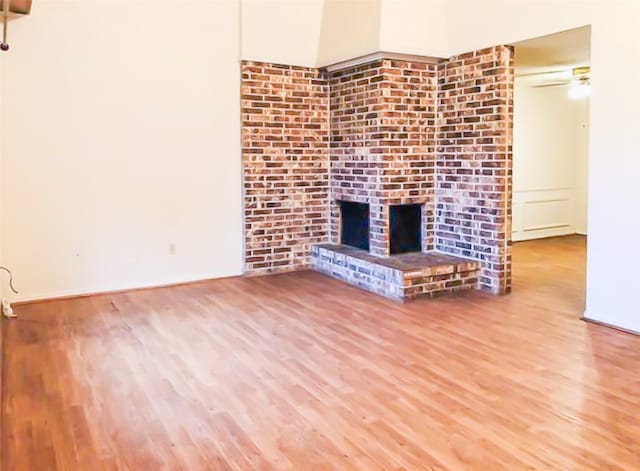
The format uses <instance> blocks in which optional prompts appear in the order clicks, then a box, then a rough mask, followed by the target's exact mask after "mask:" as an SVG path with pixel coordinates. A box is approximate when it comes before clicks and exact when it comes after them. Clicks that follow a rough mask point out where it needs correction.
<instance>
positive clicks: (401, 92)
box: [328, 59, 437, 256]
mask: <svg viewBox="0 0 640 471" xmlns="http://www.w3.org/2000/svg"><path fill="white" fill-rule="evenodd" d="M328 78H329V87H330V115H331V143H330V145H331V155H330V159H331V169H330V173H331V194H330V200H331V203H332V211H331V238H332V241H333V242H334V243H337V242H338V241H339V232H340V217H339V208H338V205H337V204H336V201H337V200H345V201H355V202H361V203H369V204H370V211H371V217H370V225H371V226H370V227H371V236H370V251H371V253H372V254H375V255H382V256H384V255H389V205H396V204H424V207H423V231H422V233H423V249H424V250H425V251H426V250H430V249H432V248H433V218H434V186H435V176H434V175H435V143H436V132H435V130H436V128H435V125H436V122H435V117H436V112H437V107H436V100H437V94H436V87H437V81H436V66H435V64H425V63H421V62H407V61H398V60H389V59H383V60H378V61H375V62H372V63H369V64H364V65H359V66H355V67H350V68H347V69H343V70H340V71H337V72H333V73H331V74H329V77H328Z"/></svg>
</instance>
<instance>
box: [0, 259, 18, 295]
mask: <svg viewBox="0 0 640 471" xmlns="http://www.w3.org/2000/svg"><path fill="white" fill-rule="evenodd" d="M0 270H4V271H6V272H7V273H8V274H9V288H11V291H13V292H14V293H15V294H18V290H17V289H15V287H14V286H13V273H11V270H9V269H8V268H5V267H3V266H2V265H0Z"/></svg>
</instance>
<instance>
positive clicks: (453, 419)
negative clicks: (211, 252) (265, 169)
mask: <svg viewBox="0 0 640 471" xmlns="http://www.w3.org/2000/svg"><path fill="white" fill-rule="evenodd" d="M514 272H515V273H514V275H515V276H514V292H513V294H511V295H509V296H505V297H492V296H488V295H484V294H481V293H471V294H465V295H459V296H456V297H447V298H439V299H435V300H420V301H416V302H413V303H408V304H405V305H401V304H396V303H394V302H392V301H387V300H385V299H383V298H380V297H378V296H375V295H372V294H369V293H366V292H364V291H360V290H358V289H356V288H353V287H350V286H348V285H346V284H343V283H340V282H338V281H335V280H333V279H330V278H326V277H324V276H322V275H319V274H315V273H311V272H302V273H294V274H286V275H277V276H272V277H261V278H246V279H242V278H236V279H226V280H219V281H214V282H207V283H202V284H194V285H189V286H183V287H174V288H163V289H158V290H150V291H139V292H133V293H125V294H117V295H103V296H94V297H90V298H84V299H77V300H66V301H53V302H47V303H38V304H30V305H24V306H21V307H19V308H18V309H17V313H18V314H19V316H20V318H19V319H17V320H12V321H10V322H5V323H4V332H3V333H4V336H5V343H4V348H5V370H4V382H3V385H2V387H3V392H4V398H3V405H2V414H3V424H4V429H3V434H2V448H3V458H2V459H3V464H4V467H3V468H2V469H4V470H7V471H9V470H11V471H15V470H35V471H43V470H49V469H60V470H63V469H65V470H82V471H84V470H90V471H95V470H103V469H105V470H107V469H108V470H111V469H130V470H160V469H166V470H228V469H246V470H262V469H264V470H269V469H275V470H327V469H336V470H350V469H358V470H366V471H370V470H378V469H393V470H396V469H406V470H423V469H424V470H426V469H452V470H463V469H477V470H499V469H505V470H520V469H540V470H552V469H558V470H572V469H580V470H583V469H594V470H605V469H612V470H616V469H624V470H636V469H640V367H639V365H640V337H635V336H632V335H629V334H625V333H621V332H617V331H615V330H611V329H607V328H604V327H601V326H597V325H593V324H588V323H585V322H583V321H581V320H579V317H580V315H581V312H582V304H583V296H584V294H583V291H584V289H583V285H584V239H583V238H580V237H568V238H562V239H550V240H545V241H537V242H528V243H520V244H516V246H515V248H514Z"/></svg>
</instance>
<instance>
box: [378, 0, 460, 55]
mask: <svg viewBox="0 0 640 471" xmlns="http://www.w3.org/2000/svg"><path fill="white" fill-rule="evenodd" d="M381 1H382V5H381V23H380V50H381V51H385V52H398V53H404V54H420V55H424V56H430V57H449V47H448V34H447V33H448V32H447V22H446V11H445V3H446V2H445V0H381Z"/></svg>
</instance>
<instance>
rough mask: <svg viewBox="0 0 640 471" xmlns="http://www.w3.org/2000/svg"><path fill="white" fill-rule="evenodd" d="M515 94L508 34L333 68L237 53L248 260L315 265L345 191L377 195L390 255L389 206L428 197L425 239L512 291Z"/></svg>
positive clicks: (428, 246) (378, 230) (379, 224)
mask: <svg viewBox="0 0 640 471" xmlns="http://www.w3.org/2000/svg"><path fill="white" fill-rule="evenodd" d="M512 94H513V53H512V50H511V49H510V48H509V47H507V46H499V47H494V48H489V49H485V50H482V51H476V52H473V53H469V54H464V55H461V56H457V57H453V58H451V59H449V60H447V61H443V62H441V63H439V64H428V63H422V62H413V61H401V60H391V59H381V60H377V61H374V62H371V63H368V64H363V65H358V66H353V67H350V68H346V69H342V70H339V71H334V72H330V73H329V72H326V71H323V70H321V69H313V68H304V67H292V66H282V65H274V64H267V63H260V62H243V64H242V143H243V175H244V203H245V245H246V247H245V249H246V250H245V269H246V272H247V273H268V272H276V271H288V270H295V269H300V268H308V267H309V263H310V258H309V257H310V253H311V247H312V246H313V245H314V244H319V243H320V244H321V243H327V242H331V243H334V244H335V243H339V242H340V241H339V237H340V236H339V234H340V214H339V205H338V201H339V200H344V201H353V202H361V203H368V204H369V205H370V228H371V231H370V232H371V233H370V252H371V254H372V255H376V256H386V255H389V251H390V247H389V245H390V244H389V239H390V234H389V207H390V206H391V205H397V204H420V205H422V207H423V218H422V221H423V227H422V238H423V241H422V242H423V243H422V250H423V251H425V252H427V251H430V250H432V249H435V250H437V251H439V252H443V253H447V254H451V255H454V256H463V257H467V258H471V259H474V260H478V261H481V262H482V269H481V273H480V286H481V287H482V288H483V289H486V290H488V291H491V292H493V293H506V292H508V291H509V290H510V284H511V281H510V280H511V256H510V242H509V239H510V234H511V228H510V221H511V176H512V175H511V165H512V164H511V125H512V123H511V119H512V112H513V109H512V106H513V104H512V102H513V98H512Z"/></svg>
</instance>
